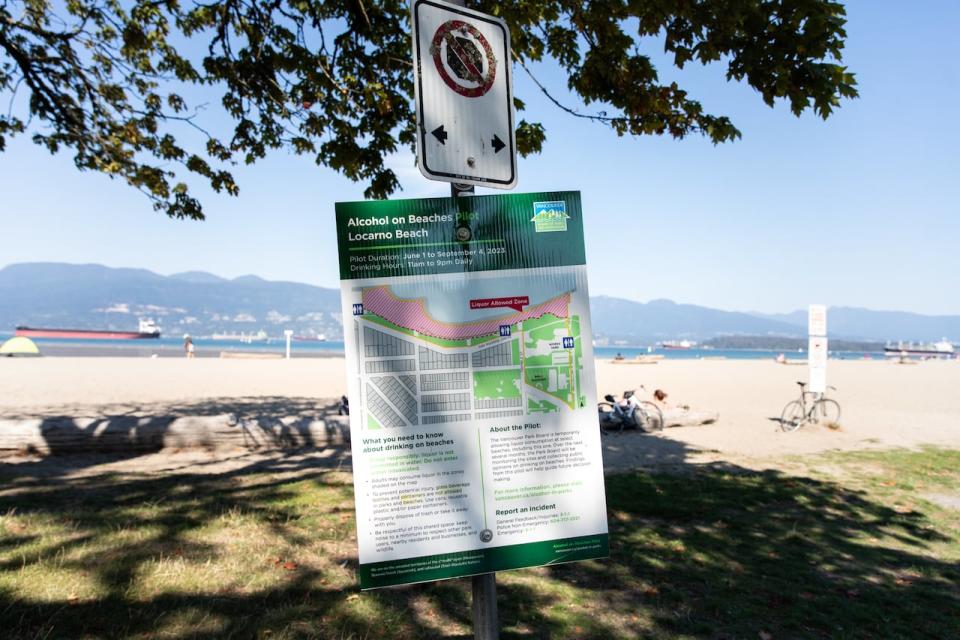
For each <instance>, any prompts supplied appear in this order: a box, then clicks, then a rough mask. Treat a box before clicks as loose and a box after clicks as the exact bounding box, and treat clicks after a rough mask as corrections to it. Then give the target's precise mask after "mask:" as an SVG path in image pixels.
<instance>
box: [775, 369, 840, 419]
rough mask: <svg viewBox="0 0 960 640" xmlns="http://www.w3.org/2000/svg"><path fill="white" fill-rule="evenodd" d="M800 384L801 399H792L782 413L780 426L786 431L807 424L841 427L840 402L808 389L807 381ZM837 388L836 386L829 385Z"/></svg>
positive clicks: (798, 382) (834, 388)
mask: <svg viewBox="0 0 960 640" xmlns="http://www.w3.org/2000/svg"><path fill="white" fill-rule="evenodd" d="M797 384H798V385H800V399H799V400H791V401H790V402H788V403H787V406H785V407H784V408H783V413H781V414H780V428H781V429H783V430H784V431H796V430H797V429H799V428H800V427H802V426H803V425H805V424H808V423H810V424H818V423H822V424H824V425H826V426H827V427H829V428H831V429H837V428H839V427H840V403H839V402H837V401H836V400H833V399H832V398H827V397H826V395H825V394H823V393H814V392H812V391H806V390H805V387H806V386H807V383H806V382H800V381H797ZM827 388H828V389H833V390H834V391H836V390H837V388H836V387H827Z"/></svg>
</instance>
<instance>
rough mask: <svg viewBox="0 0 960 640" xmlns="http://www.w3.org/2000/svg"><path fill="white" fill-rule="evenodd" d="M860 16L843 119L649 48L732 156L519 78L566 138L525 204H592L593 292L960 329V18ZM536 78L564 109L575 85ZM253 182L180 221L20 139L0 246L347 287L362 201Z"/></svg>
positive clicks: (292, 179)
mask: <svg viewBox="0 0 960 640" xmlns="http://www.w3.org/2000/svg"><path fill="white" fill-rule="evenodd" d="M848 14H849V15H848V18H849V23H848V25H847V29H848V34H849V38H848V43H847V49H846V55H845V63H846V64H847V65H849V67H850V68H851V70H853V71H854V72H856V73H857V78H858V82H859V85H860V86H859V89H860V93H861V98H860V99H859V100H855V101H852V102H848V103H845V105H844V106H843V108H842V109H841V110H840V111H839V112H838V113H836V114H835V116H833V117H832V118H831V119H830V120H828V121H826V122H824V121H821V120H820V119H818V118H816V117H815V116H813V115H812V114H808V115H805V116H804V117H802V118H799V119H797V118H795V117H794V116H793V115H791V114H790V112H789V110H788V109H787V108H786V106H785V105H778V107H777V108H775V109H770V108H768V107H766V105H764V104H763V102H762V101H761V99H760V97H759V95H758V94H756V93H755V92H754V91H753V90H752V89H750V88H749V87H747V86H744V85H740V84H735V83H728V82H726V80H725V79H724V77H723V71H724V70H723V68H722V67H721V66H719V65H715V66H711V67H707V68H703V67H699V66H691V67H688V68H687V69H685V70H684V71H682V72H680V71H677V70H675V69H672V68H671V67H669V66H668V63H667V62H666V60H665V59H664V58H663V57H662V55H661V54H660V48H659V46H658V45H657V44H656V42H652V41H651V42H650V43H649V47H648V49H647V50H648V51H649V52H650V53H651V55H653V56H654V59H655V61H658V62H659V66H658V68H659V70H660V73H661V77H662V78H664V79H668V80H671V79H677V80H679V81H680V82H681V85H682V86H684V87H685V88H687V89H688V90H689V91H690V93H691V94H692V96H693V97H696V98H697V99H700V100H701V102H702V103H703V104H704V106H705V108H706V109H707V110H708V111H710V112H713V113H718V114H723V115H729V116H730V117H731V118H732V119H733V121H734V123H735V124H736V125H737V126H738V127H739V128H740V130H741V131H742V132H743V139H742V140H741V141H739V142H736V143H732V144H726V145H721V146H716V147H715V146H713V145H711V144H710V143H709V142H707V141H706V140H703V139H698V138H690V139H688V140H685V141H682V142H677V141H674V140H672V139H669V138H650V137H647V138H628V137H627V138H618V137H617V136H616V135H615V134H613V133H612V132H610V131H608V130H606V129H604V128H603V127H601V126H599V125H596V124H591V123H589V122H586V121H581V120H577V119H574V118H571V117H570V116H568V115H565V114H563V113H561V112H560V111H558V110H557V109H556V108H554V107H552V106H550V105H549V104H548V103H547V102H546V101H545V100H544V99H543V98H542V97H541V96H540V95H539V93H538V92H537V91H536V89H534V88H533V87H532V85H531V83H530V82H529V81H528V80H527V79H526V77H525V75H524V74H523V72H522V70H520V69H515V73H516V76H515V77H516V82H515V93H516V94H517V95H518V96H519V97H521V98H522V99H524V100H525V101H526V102H527V105H528V111H527V112H526V113H525V114H522V115H523V116H524V117H528V118H530V119H534V118H539V119H540V120H541V121H542V122H543V123H544V125H545V126H546V128H547V136H548V140H547V143H546V145H545V147H544V152H543V154H541V155H539V156H534V157H531V158H528V159H526V160H521V161H520V165H519V185H518V187H517V191H542V190H567V189H569V190H580V191H581V192H582V194H583V203H584V210H585V211H584V213H585V223H586V242H587V260H588V268H589V274H590V287H591V292H592V293H594V294H608V295H616V296H620V297H625V298H631V299H634V300H641V301H647V300H651V299H655V298H671V299H673V300H677V301H680V302H689V303H695V304H703V305H707V306H711V307H717V308H721V309H730V310H757V311H765V312H777V311H790V310H793V309H797V308H802V307H805V306H806V305H807V304H808V303H810V302H824V303H827V304H830V305H844V306H862V307H868V308H873V309H903V310H909V311H916V312H920V313H930V314H942V313H951V314H960V295H957V290H956V285H957V282H958V274H960V204H958V202H960V153H958V147H960V132H958V131H960V130H958V126H957V125H956V112H957V107H958V102H960V41H958V40H957V38H956V35H955V28H956V25H957V24H960V3H957V2H955V0H928V1H927V2H924V3H919V4H909V3H903V2H895V1H893V0H886V1H876V0H874V1H872V2H871V1H870V0H855V1H853V2H850V3H849V4H848ZM538 73H539V74H540V79H541V80H542V81H544V82H545V83H546V84H548V85H549V86H550V87H551V89H553V90H555V91H556V92H557V93H560V94H563V87H564V81H563V78H562V76H561V75H560V74H558V73H557V72H556V71H555V70H551V69H549V68H542V69H541V70H540V71H539V72H538ZM391 163H392V164H393V166H395V167H396V168H397V170H398V173H399V175H400V177H401V182H402V184H403V186H404V191H403V192H401V193H399V194H397V196H396V197H401V198H406V197H421V196H437V195H445V194H446V193H447V192H448V187H447V185H446V184H443V183H431V182H428V181H427V180H425V179H423V178H422V177H421V176H420V174H419V172H417V170H416V169H415V167H414V165H413V158H412V156H411V155H409V154H403V155H398V156H397V157H395V158H393V159H392V160H391ZM235 175H236V176H237V178H238V181H239V184H240V187H241V195H240V197H238V198H230V197H227V196H217V195H213V194H205V195H207V197H205V200H204V204H205V207H206V211H207V217H208V219H207V220H206V221H204V222H187V221H177V220H169V219H167V218H166V217H164V216H163V215H162V214H158V213H156V212H154V211H153V210H152V209H151V207H150V205H149V203H148V202H147V201H146V199H145V198H143V197H142V196H141V195H139V194H138V193H136V192H134V191H133V190H131V189H129V188H127V187H125V186H124V185H122V184H121V183H119V182H111V181H110V180H109V179H107V178H105V177H103V176H100V175H96V174H92V173H86V174H81V173H78V172H77V171H76V170H75V169H74V168H73V165H72V162H71V159H70V157H69V156H68V155H60V156H57V157H51V156H50V155H48V154H47V153H46V152H45V151H43V150H41V149H40V148H37V147H34V145H32V144H31V143H30V142H29V141H28V140H27V139H20V140H19V141H15V142H13V143H12V144H10V145H9V147H8V150H7V152H6V153H3V154H0V188H2V192H3V199H2V205H0V238H4V237H5V238H7V239H9V238H16V241H15V242H11V241H4V242H2V243H0V247H2V248H0V266H2V265H5V264H9V263H14V262H26V261H41V260H42V261H64V262H97V263H102V264H107V265H110V266H123V267H143V268H147V269H151V270H153V271H157V272H159V273H165V274H169V273H173V272H177V271H186V270H204V271H210V272H213V273H217V274H219V275H223V276H227V277H234V276H238V275H242V274H247V273H254V274H257V275H260V276H263V277H265V278H268V279H283V280H294V281H301V282H310V283H313V284H319V285H324V286H336V285H337V284H338V282H337V267H336V241H335V238H334V223H333V212H334V203H335V202H337V201H345V200H358V199H362V192H363V185H361V184H355V183H352V182H350V181H348V180H346V179H344V178H342V177H340V176H339V175H338V174H336V173H334V172H333V171H331V170H329V169H325V168H318V167H316V166H315V165H314V164H313V162H312V160H311V159H310V158H308V157H296V156H293V155H288V154H285V153H279V154H274V155H273V156H272V157H271V158H270V159H268V160H267V161H266V162H261V163H259V164H257V165H255V166H254V167H249V168H248V167H244V168H241V169H239V170H238V171H236V174H235ZM481 192H482V193H492V192H493V191H492V190H481ZM198 193H203V192H198Z"/></svg>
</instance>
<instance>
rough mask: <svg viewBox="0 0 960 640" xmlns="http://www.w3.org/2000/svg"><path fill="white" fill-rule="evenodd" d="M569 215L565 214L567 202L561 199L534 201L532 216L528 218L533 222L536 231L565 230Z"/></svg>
mask: <svg viewBox="0 0 960 640" xmlns="http://www.w3.org/2000/svg"><path fill="white" fill-rule="evenodd" d="M569 217H570V216H568V215H567V203H566V202H564V201H563V200H556V201H552V202H534V203H533V217H532V218H530V222H532V223H533V224H534V227H535V228H536V231H537V233H544V232H547V231H566V230H567V219H568V218H569Z"/></svg>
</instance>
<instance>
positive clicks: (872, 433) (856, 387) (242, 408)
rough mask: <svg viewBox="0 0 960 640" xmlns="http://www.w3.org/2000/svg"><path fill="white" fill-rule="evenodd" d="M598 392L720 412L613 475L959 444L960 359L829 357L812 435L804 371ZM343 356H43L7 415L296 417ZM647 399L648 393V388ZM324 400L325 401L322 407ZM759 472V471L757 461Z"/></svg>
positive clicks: (338, 388)
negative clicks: (833, 416) (793, 418)
mask: <svg viewBox="0 0 960 640" xmlns="http://www.w3.org/2000/svg"><path fill="white" fill-rule="evenodd" d="M597 374H598V384H599V391H600V393H601V395H602V394H603V393H615V394H620V393H621V392H622V391H623V390H624V389H633V388H639V387H640V386H641V385H644V386H645V387H646V389H647V392H648V393H652V392H653V390H654V389H656V388H660V389H664V390H665V391H667V393H668V394H669V398H668V401H670V402H674V403H677V404H686V405H690V406H691V407H692V408H693V409H696V410H702V411H711V412H717V413H719V416H720V418H719V420H718V421H717V422H716V423H714V424H710V425H704V426H695V427H677V428H670V429H667V430H666V431H665V432H664V433H662V434H661V435H658V436H645V435H641V434H634V433H630V434H624V435H621V436H609V437H607V438H605V439H604V442H605V448H606V451H605V456H606V458H605V459H606V460H607V464H608V467H609V466H613V467H615V468H621V469H622V468H629V467H632V466H647V465H650V464H657V463H667V464H668V463H670V462H671V461H672V460H674V459H675V460H676V461H680V460H681V459H683V460H694V459H697V458H700V459H705V460H729V461H731V462H737V463H738V464H748V465H751V462H753V463H757V464H760V463H769V462H770V461H773V460H776V459H781V458H783V457H785V456H791V455H796V454H808V453H816V452H822V451H828V450H834V449H837V450H851V449H860V448H875V447H915V446H919V445H924V444H936V445H942V446H948V447H951V446H952V447H960V393H957V389H960V362H955V361H954V362H944V361H937V362H924V363H920V364H917V365H913V366H903V365H896V364H893V363H889V362H883V361H845V360H836V361H834V360H831V361H830V364H829V383H830V384H831V385H833V386H836V387H837V389H838V390H837V391H836V392H831V393H832V395H833V397H835V398H836V399H837V400H838V401H839V402H840V403H841V405H842V407H843V417H842V429H841V430H839V431H833V430H830V429H827V428H824V427H810V426H808V427H804V428H802V429H800V430H799V431H796V432H794V433H783V432H782V431H781V430H780V428H779V423H778V422H777V418H778V417H779V415H780V412H781V409H782V408H783V406H784V404H786V403H787V402H788V401H789V400H791V399H793V398H795V397H796V396H797V395H798V389H797V386H796V384H795V381H796V380H803V379H805V377H806V368H805V367H803V366H784V365H778V364H776V363H774V362H772V361H760V360H699V361H696V360H694V361H691V360H665V361H661V362H660V363H658V364H656V365H624V364H613V363H611V362H610V361H599V362H598V363H597ZM345 383H346V381H345V373H344V360H343V359H342V358H317V359H295V360H289V361H285V360H266V361H264V360H250V361H246V360H219V359H196V360H186V359H147V358H144V359H137V358H39V359H4V360H2V361H0V389H2V390H3V393H2V395H0V419H3V420H6V421H15V420H28V419H36V418H43V417H50V416H58V417H65V418H70V417H72V418H77V419H89V418H97V417H100V416H116V415H123V416H147V417H157V416H163V415H179V416H183V415H191V414H194V413H195V414H200V415H213V414H217V413H222V414H230V413H234V414H239V415H247V416H254V417H255V416H256V415H257V414H258V412H260V411H263V412H270V414H271V415H274V416H275V415H277V414H278V413H280V414H283V413H284V412H286V413H289V414H294V413H296V412H298V411H303V409H304V407H305V406H311V405H312V401H313V400H314V399H315V400H317V401H318V403H317V404H318V405H319V404H328V403H329V401H330V400H331V399H333V398H336V397H338V396H340V395H341V394H342V393H344V392H345V388H346V384H345ZM640 393H643V391H641V392H640ZM319 401H323V402H322V403H321V402H319ZM751 466H753V465H751Z"/></svg>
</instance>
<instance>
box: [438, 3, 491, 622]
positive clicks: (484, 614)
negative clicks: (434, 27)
mask: <svg viewBox="0 0 960 640" xmlns="http://www.w3.org/2000/svg"><path fill="white" fill-rule="evenodd" d="M449 2H450V4H456V5H460V6H461V7H462V6H463V5H464V0H449ZM474 192H475V190H474V188H473V185H468V184H457V183H455V182H451V183H450V197H451V198H456V197H459V196H461V195H467V194H471V195H472V194H473V193H474ZM470 580H471V587H472V591H473V637H474V638H475V639H476V640H499V638H500V621H499V619H498V616H497V574H496V573H481V574H480V575H476V576H473V577H472V578H471V579H470Z"/></svg>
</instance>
